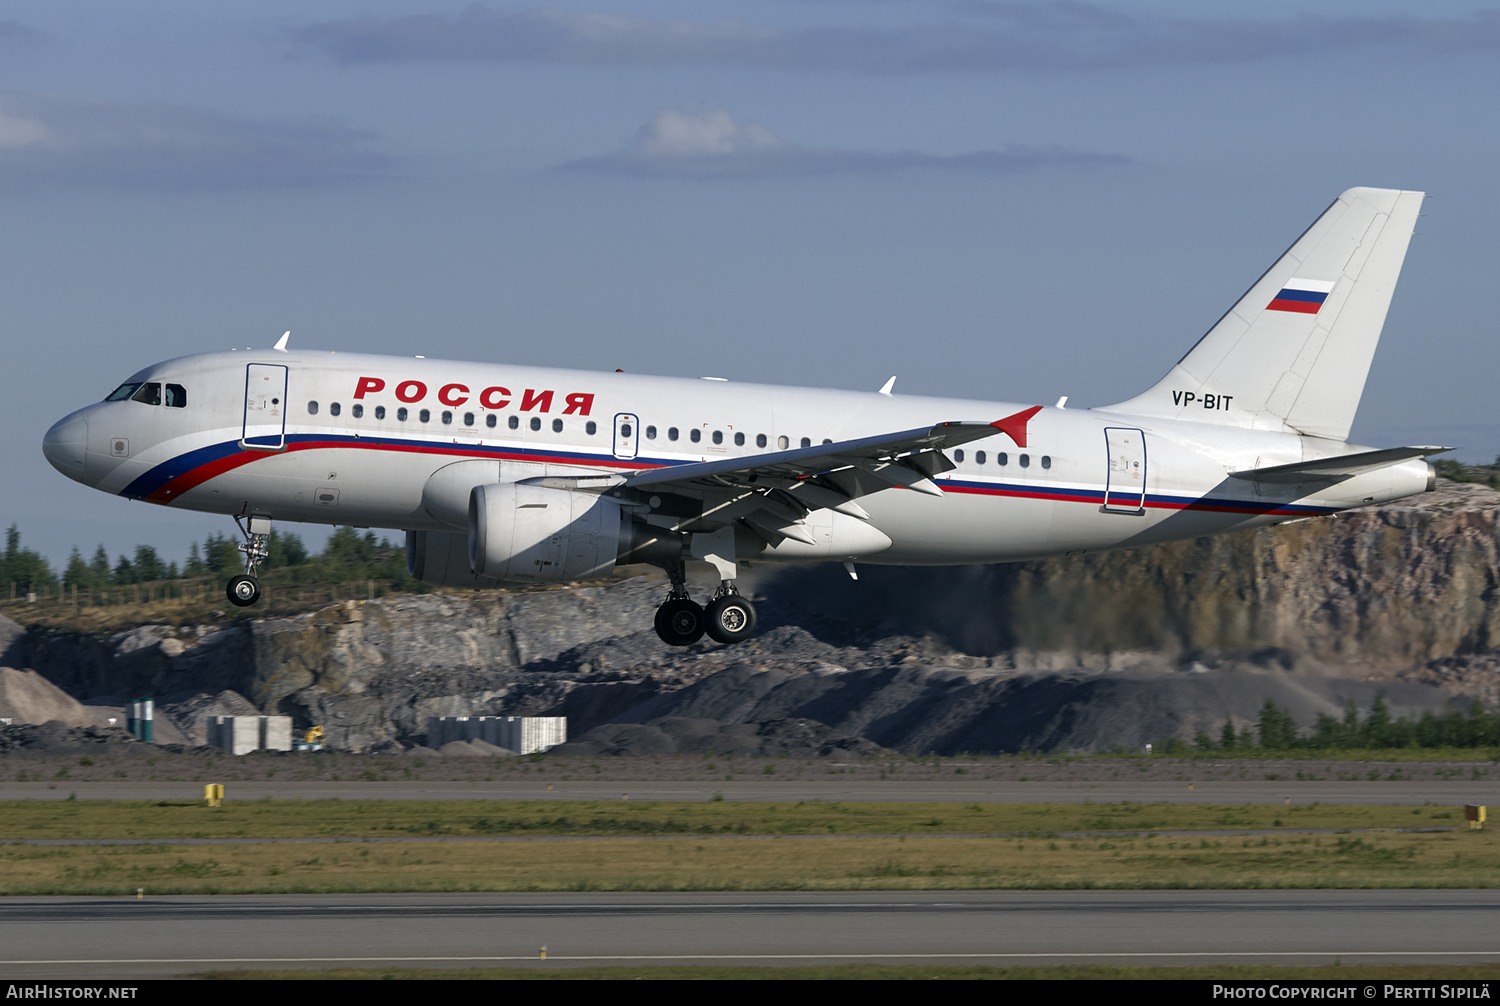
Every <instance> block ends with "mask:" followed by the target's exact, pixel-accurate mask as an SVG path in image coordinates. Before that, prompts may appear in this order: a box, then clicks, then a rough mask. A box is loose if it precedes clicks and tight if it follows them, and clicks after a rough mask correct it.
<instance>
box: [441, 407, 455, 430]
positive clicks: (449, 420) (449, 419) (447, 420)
mask: <svg viewBox="0 0 1500 1006" xmlns="http://www.w3.org/2000/svg"><path fill="white" fill-rule="evenodd" d="M443 425H444V426H452V425H453V413H451V412H449V411H448V410H447V409H444V410H443Z"/></svg>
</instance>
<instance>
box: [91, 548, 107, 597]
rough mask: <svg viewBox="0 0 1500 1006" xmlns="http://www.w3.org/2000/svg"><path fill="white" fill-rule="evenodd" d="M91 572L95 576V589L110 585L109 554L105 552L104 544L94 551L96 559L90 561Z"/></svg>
mask: <svg viewBox="0 0 1500 1006" xmlns="http://www.w3.org/2000/svg"><path fill="white" fill-rule="evenodd" d="M89 571H90V572H91V573H93V574H94V583H93V589H95V590H98V589H100V588H102V587H105V586H108V585H109V553H108V552H106V551H104V545H103V544H102V543H101V544H100V545H99V547H98V548H96V549H94V558H93V559H91V560H90V561H89Z"/></svg>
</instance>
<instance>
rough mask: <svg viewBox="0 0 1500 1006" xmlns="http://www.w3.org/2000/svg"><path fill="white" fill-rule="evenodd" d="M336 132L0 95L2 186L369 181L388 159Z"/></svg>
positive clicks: (367, 143) (355, 137) (333, 127)
mask: <svg viewBox="0 0 1500 1006" xmlns="http://www.w3.org/2000/svg"><path fill="white" fill-rule="evenodd" d="M372 141H373V137H371V136H370V135H369V134H366V133H361V132H358V131H356V130H352V129H349V128H347V127H345V126H342V125H339V124H338V123H332V122H301V123H277V122H262V121H257V120H253V119H245V118H241V117H239V116H234V115H228V114H225V113H222V112H214V111H208V110H203V109H193V108H183V107H180V106H175V105H161V104H153V105H127V104H120V103H113V102H103V101H87V100H81V99H77V98H70V97H65V96H61V95H55V94H37V93H29V92H21V91H0V183H3V184H4V185H5V186H6V187H9V188H15V187H18V186H27V185H37V184H59V183H70V184H78V183H87V184H106V185H125V186H130V187H146V188H262V187H275V186H286V185H309V184H319V183H326V182H332V181H339V180H344V179H349V178H354V177H363V176H368V175H371V174H374V173H378V172H381V171H384V170H386V169H387V168H388V167H389V164H390V159H389V158H388V157H386V156H384V155H382V154H380V153H377V152H375V151H374V150H373V149H372V147H373V142H372Z"/></svg>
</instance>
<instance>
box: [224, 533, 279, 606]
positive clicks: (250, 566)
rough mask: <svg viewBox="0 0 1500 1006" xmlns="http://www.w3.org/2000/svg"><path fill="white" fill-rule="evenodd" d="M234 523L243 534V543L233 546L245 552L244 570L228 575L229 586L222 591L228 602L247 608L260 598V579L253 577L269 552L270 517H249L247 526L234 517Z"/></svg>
mask: <svg viewBox="0 0 1500 1006" xmlns="http://www.w3.org/2000/svg"><path fill="white" fill-rule="evenodd" d="M234 523H235V525H236V526H238V527H239V529H240V533H241V534H243V535H244V536H245V543H244V544H243V545H236V546H235V547H236V548H238V549H239V550H240V551H241V552H243V553H244V554H245V572H244V573H243V574H242V575H240V576H235V577H230V580H229V586H228V587H227V588H226V589H225V591H224V593H225V595H227V596H228V598H229V603H230V604H232V605H234V606H235V607H236V608H248V607H250V605H252V604H254V603H255V602H256V601H259V600H260V581H259V580H257V579H256V578H255V574H256V572H257V571H258V570H259V569H260V564H261V563H263V562H265V561H266V557H267V556H268V555H270V552H271V549H270V546H269V544H268V542H269V541H270V538H271V518H269V517H251V518H250V522H249V527H248V528H247V527H246V526H245V525H244V524H241V523H240V519H239V518H238V517H236V518H235V519H234Z"/></svg>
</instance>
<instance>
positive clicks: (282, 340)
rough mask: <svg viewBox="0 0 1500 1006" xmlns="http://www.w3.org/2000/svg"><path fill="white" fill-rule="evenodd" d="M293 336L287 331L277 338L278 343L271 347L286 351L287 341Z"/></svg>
mask: <svg viewBox="0 0 1500 1006" xmlns="http://www.w3.org/2000/svg"><path fill="white" fill-rule="evenodd" d="M291 337H292V333H290V332H287V333H286V334H284V335H283V336H282V337H281V338H279V339H277V340H276V345H275V346H272V347H271V348H272V349H278V350H280V351H281V352H283V353H285V352H286V341H287V340H288V339H290V338H291Z"/></svg>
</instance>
